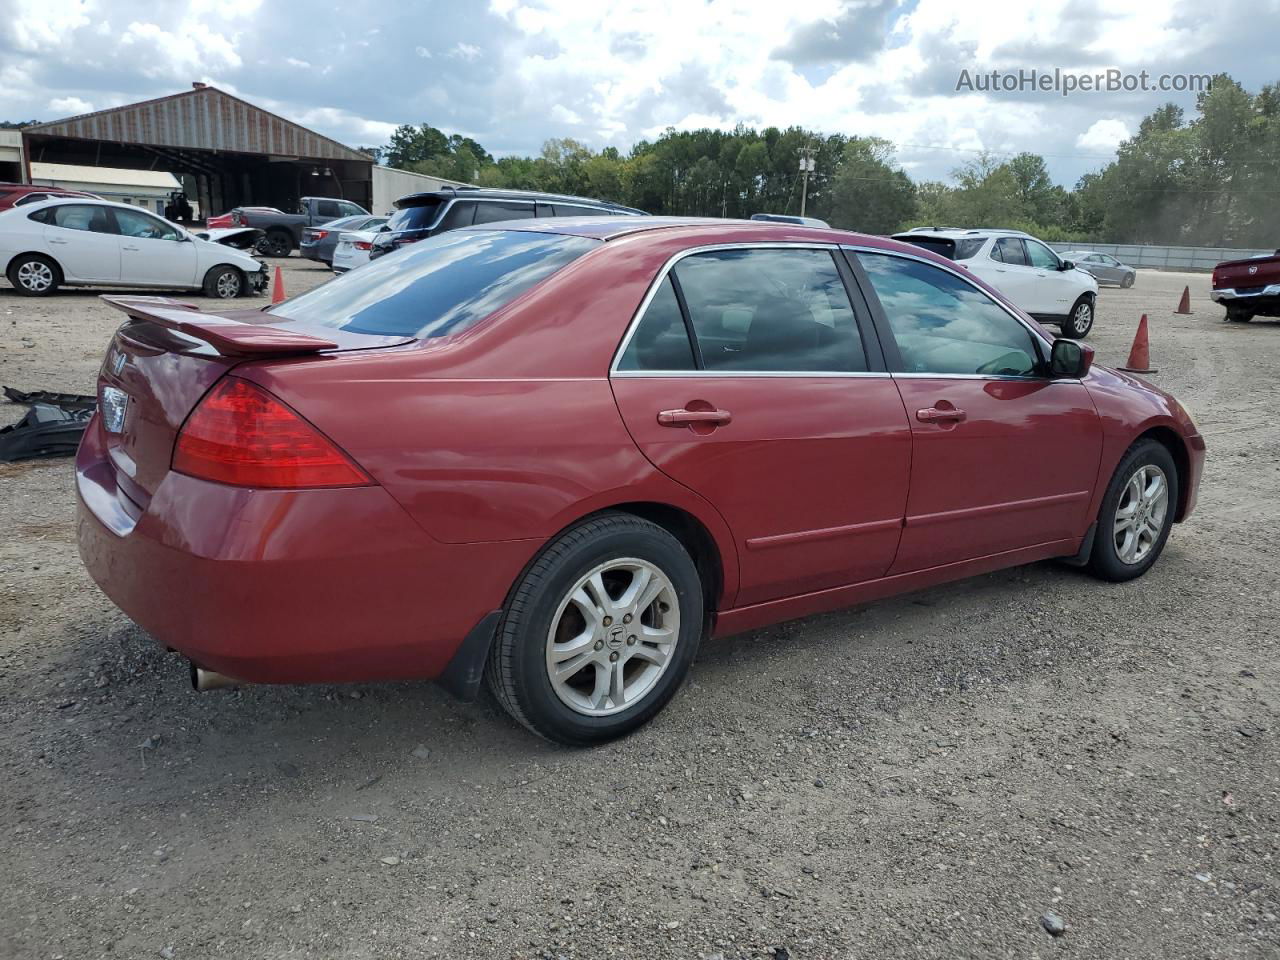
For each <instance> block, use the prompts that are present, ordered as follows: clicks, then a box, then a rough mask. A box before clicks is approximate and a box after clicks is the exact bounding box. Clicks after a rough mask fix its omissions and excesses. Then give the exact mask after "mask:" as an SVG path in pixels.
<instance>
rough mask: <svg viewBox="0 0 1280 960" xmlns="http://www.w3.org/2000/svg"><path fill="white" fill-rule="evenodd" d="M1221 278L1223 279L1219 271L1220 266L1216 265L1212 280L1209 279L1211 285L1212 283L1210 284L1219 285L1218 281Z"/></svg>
mask: <svg viewBox="0 0 1280 960" xmlns="http://www.w3.org/2000/svg"><path fill="white" fill-rule="evenodd" d="M1221 279H1222V275H1221V274H1220V273H1218V268H1217V267H1214V268H1213V274H1212V275H1211V277H1210V280H1209V285H1210V286H1214V287H1216V286H1217V285H1218V281H1219V280H1221Z"/></svg>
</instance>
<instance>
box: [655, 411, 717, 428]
mask: <svg viewBox="0 0 1280 960" xmlns="http://www.w3.org/2000/svg"><path fill="white" fill-rule="evenodd" d="M732 420H733V414H731V413H730V412H729V411H728V410H683V409H681V410H663V411H662V412H661V413H659V414H658V422H659V423H660V424H662V425H663V426H664V427H683V426H687V425H689V424H691V423H709V424H711V425H712V426H716V427H723V426H725V425H726V424H728V423H730V422H732Z"/></svg>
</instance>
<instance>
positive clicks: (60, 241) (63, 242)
mask: <svg viewBox="0 0 1280 960" xmlns="http://www.w3.org/2000/svg"><path fill="white" fill-rule="evenodd" d="M49 242H50V243H56V244H58V246H62V245H63V244H65V243H69V242H70V241H69V240H56V239H54V238H52V237H50V238H49Z"/></svg>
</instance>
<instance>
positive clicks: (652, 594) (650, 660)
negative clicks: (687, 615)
mask: <svg viewBox="0 0 1280 960" xmlns="http://www.w3.org/2000/svg"><path fill="white" fill-rule="evenodd" d="M679 638H680V603H679V600H678V598H677V596H676V590H675V587H674V586H673V585H672V583H671V580H670V579H669V578H668V577H667V575H666V574H665V573H663V572H662V570H660V569H659V568H658V567H657V566H656V565H654V564H653V563H650V562H649V561H647V560H638V559H635V558H630V557H628V558H623V559H616V560H609V561H607V562H605V563H602V564H600V565H598V566H597V567H595V568H594V569H592V570H591V571H589V572H588V573H587V574H586V575H584V576H583V577H581V578H580V579H579V580H578V582H577V583H576V584H574V586H573V588H572V589H571V590H569V592H568V594H567V595H566V596H565V597H564V599H563V600H561V601H560V605H559V607H558V608H557V610H556V614H555V616H554V617H553V618H552V620H551V629H550V631H549V632H548V635H547V650H546V664H547V676H548V678H549V679H550V681H551V687H552V689H553V690H554V691H555V693H556V696H557V697H559V698H560V700H561V701H562V702H563V703H564V704H565V705H566V706H568V707H569V708H570V709H572V710H574V711H575V712H577V713H581V714H584V715H586V716H591V717H607V716H610V715H612V714H615V713H619V712H621V711H623V710H627V709H629V708H631V707H633V706H635V705H636V704H637V703H638V702H640V701H641V700H643V699H644V698H645V697H646V696H647V695H648V694H649V693H650V692H651V691H652V690H653V689H654V687H655V686H656V685H657V682H658V679H659V678H660V677H661V676H662V675H663V673H665V672H666V670H667V667H668V665H669V664H670V663H671V660H672V657H673V655H674V653H675V647H676V643H677V642H678V640H679Z"/></svg>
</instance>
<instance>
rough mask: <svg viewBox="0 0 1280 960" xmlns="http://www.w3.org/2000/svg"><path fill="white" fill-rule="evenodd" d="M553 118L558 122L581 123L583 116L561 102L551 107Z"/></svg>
mask: <svg viewBox="0 0 1280 960" xmlns="http://www.w3.org/2000/svg"><path fill="white" fill-rule="evenodd" d="M551 119H552V120H555V121H556V122H557V123H572V124H579V123H581V122H582V117H580V116H578V115H577V114H576V113H574V112H573V111H572V110H570V109H569V108H568V107H565V106H564V105H563V104H559V103H557V104H555V105H554V106H553V107H552V108H551Z"/></svg>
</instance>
